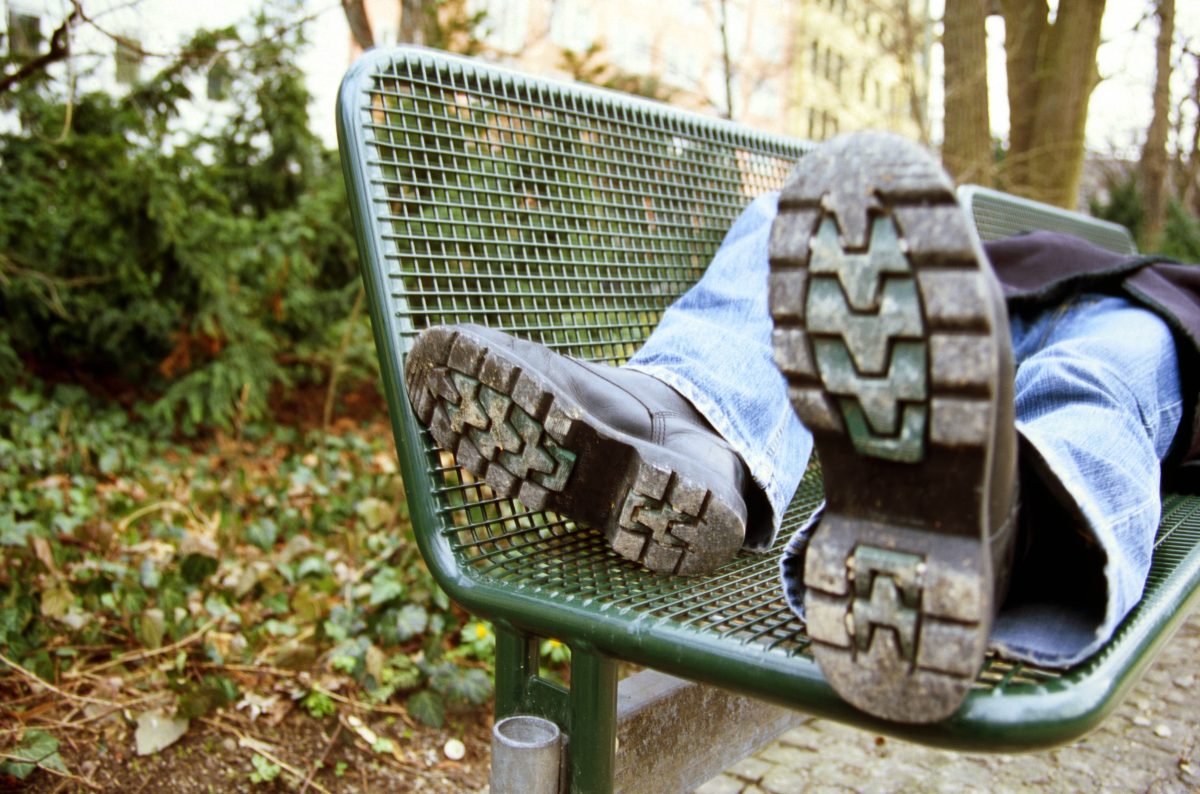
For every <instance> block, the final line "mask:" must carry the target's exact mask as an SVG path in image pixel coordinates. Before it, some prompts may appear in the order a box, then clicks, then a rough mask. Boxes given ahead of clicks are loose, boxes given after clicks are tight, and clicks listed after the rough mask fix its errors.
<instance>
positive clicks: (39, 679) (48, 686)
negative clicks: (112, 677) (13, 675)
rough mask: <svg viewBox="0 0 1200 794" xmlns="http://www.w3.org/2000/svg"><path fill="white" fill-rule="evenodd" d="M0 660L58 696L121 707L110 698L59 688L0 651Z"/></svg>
mask: <svg viewBox="0 0 1200 794" xmlns="http://www.w3.org/2000/svg"><path fill="white" fill-rule="evenodd" d="M0 662H3V663H4V664H6V665H8V666H9V667H11V668H12V669H13V670H15V671H16V672H17V674H18V675H20V676H21V677H22V678H25V679H28V680H29V681H32V682H33V683H35V684H37V685H39V686H43V687H45V688H46V689H48V690H50V691H51V692H53V693H54V694H56V695H58V696H59V697H64V698H68V699H69V700H77V701H79V702H81V703H95V704H97V705H100V706H115V707H117V708H121V707H122V706H121V704H120V703H116V702H114V701H111V700H104V699H103V698H93V697H88V696H87V695H76V694H74V693H73V692H67V691H66V690H63V689H59V688H58V687H56V686H55V685H54V684H51V683H50V682H49V681H47V680H46V679H44V678H42V677H41V676H39V675H36V674H35V673H31V672H30V671H28V670H26V669H25V668H24V667H22V666H21V665H19V664H17V663H16V662H14V661H13V660H11V659H9V658H8V657H7V656H5V655H4V654H2V653H0Z"/></svg>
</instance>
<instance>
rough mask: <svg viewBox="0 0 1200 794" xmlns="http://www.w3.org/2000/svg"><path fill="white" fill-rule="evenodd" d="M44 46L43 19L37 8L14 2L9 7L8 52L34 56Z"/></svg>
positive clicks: (18, 56)
mask: <svg viewBox="0 0 1200 794" xmlns="http://www.w3.org/2000/svg"><path fill="white" fill-rule="evenodd" d="M41 46H42V19H41V17H40V16H39V15H38V12H37V10H36V9H34V8H32V7H24V6H19V5H17V4H16V3H13V4H12V5H10V6H9V8H8V54H9V55H11V56H12V57H14V58H33V57H34V56H36V55H37V54H38V51H39V50H40V49H41Z"/></svg>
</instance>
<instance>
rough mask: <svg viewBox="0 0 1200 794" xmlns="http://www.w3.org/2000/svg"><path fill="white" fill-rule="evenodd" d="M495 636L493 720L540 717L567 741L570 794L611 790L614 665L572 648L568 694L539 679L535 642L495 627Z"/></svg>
mask: <svg viewBox="0 0 1200 794" xmlns="http://www.w3.org/2000/svg"><path fill="white" fill-rule="evenodd" d="M495 631H496V710H495V716H496V720H497V721H499V720H501V719H503V718H505V717H510V716H512V715H514V714H528V715H533V716H537V717H544V718H545V719H548V720H551V721H552V722H554V723H556V724H557V725H558V727H559V728H560V729H561V730H562V732H563V733H564V734H565V735H566V737H567V740H566V741H567V751H566V755H567V764H568V770H569V780H568V781H567V783H568V786H569V790H570V791H571V792H574V793H577V794H591V792H597V794H604V793H605V792H610V791H612V787H613V768H614V766H613V759H614V757H615V755H616V737H617V664H616V662H614V661H613V660H612V659H610V658H608V657H607V656H605V655H603V654H601V653H597V652H596V651H593V650H590V649H587V648H583V647H575V646H572V647H571V689H570V690H569V691H568V690H567V689H565V688H563V687H561V686H559V685H557V684H555V683H552V682H550V681H547V680H545V679H544V678H541V677H540V676H539V675H538V642H539V638H538V637H536V636H534V635H532V634H526V633H524V632H521V631H519V630H517V629H514V628H512V627H510V626H503V625H501V624H499V623H497V624H496V626H495Z"/></svg>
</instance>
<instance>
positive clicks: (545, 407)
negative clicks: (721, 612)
mask: <svg viewBox="0 0 1200 794" xmlns="http://www.w3.org/2000/svg"><path fill="white" fill-rule="evenodd" d="M405 382H406V384H407V387H408V394H409V399H410V401H411V403H412V406H413V409H414V411H415V413H416V415H417V418H418V419H420V421H421V422H422V423H423V424H425V425H426V426H427V427H428V428H429V430H430V433H431V434H432V435H433V438H434V440H435V441H437V443H438V444H439V445H440V446H441V447H443V448H444V449H447V450H450V451H452V452H454V454H455V457H456V459H457V461H458V463H459V464H460V465H462V466H463V467H464V468H465V469H467V471H469V472H471V474H473V475H474V476H476V477H478V478H481V479H483V480H484V481H485V482H487V484H488V485H489V486H491V488H492V490H494V491H495V492H496V494H497V495H499V496H501V497H510V498H515V499H518V500H520V501H521V502H522V503H523V504H524V505H525V506H526V507H529V508H530V509H532V510H549V511H553V512H556V513H559V514H561V515H563V516H566V517H568V518H571V519H573V520H576V521H580V522H583V523H585V524H589V525H592V526H596V527H600V528H602V529H603V531H604V534H605V537H606V538H607V539H608V542H609V544H610V545H611V546H612V548H613V550H614V551H616V552H617V553H618V554H620V555H621V556H623V557H626V558H628V559H630V560H634V561H636V562H639V563H641V564H642V565H644V566H645V567H646V568H649V569H650V570H653V571H658V572H662V573H672V574H696V573H703V572H705V571H709V570H711V569H712V568H715V567H716V566H718V565H721V564H723V563H725V562H727V561H728V560H729V559H731V558H732V557H733V556H734V555H735V554H736V553H737V551H738V549H740V548H741V545H742V541H743V539H744V537H745V518H744V515H739V512H738V510H737V509H735V508H734V507H733V506H732V505H731V504H730V503H729V502H730V500H728V499H724V498H722V497H721V495H719V494H718V493H716V492H715V491H714V490H713V488H711V487H709V484H706V483H703V482H700V481H698V480H697V479H696V478H694V477H691V476H689V475H688V473H687V472H686V465H685V464H684V462H683V461H678V460H674V459H673V458H674V457H676V456H673V455H671V454H670V453H668V452H667V451H666V450H662V449H660V448H656V447H655V446H653V445H652V444H649V443H644V442H641V441H640V440H638V439H635V438H632V437H630V436H628V435H625V434H623V433H620V432H619V431H616V430H613V429H612V428H609V427H608V426H606V425H605V424H603V423H601V422H599V421H598V420H596V419H595V418H594V417H592V416H591V415H590V414H589V413H588V412H587V411H586V410H585V409H584V408H583V407H582V406H580V405H579V404H578V403H577V402H576V401H575V400H573V399H572V398H571V397H569V396H567V395H565V394H563V393H562V390H560V389H559V388H558V387H556V386H555V384H554V383H552V382H551V381H550V380H549V379H547V378H544V377H542V376H540V375H539V374H538V373H537V372H536V371H535V369H534V368H532V367H529V366H526V365H525V362H523V361H522V360H521V358H520V356H519V355H517V354H515V353H513V351H511V350H509V349H506V348H504V347H503V346H498V345H495V344H493V343H492V341H491V340H489V339H488V338H486V337H485V336H482V335H478V334H475V333H473V332H471V331H470V330H468V329H459V328H449V327H436V328H431V329H429V330H427V331H425V332H424V333H422V334H421V336H420V337H419V338H418V340H417V342H416V344H415V345H414V347H413V349H412V351H411V352H410V353H409V356H408V360H407V362H406V364H405Z"/></svg>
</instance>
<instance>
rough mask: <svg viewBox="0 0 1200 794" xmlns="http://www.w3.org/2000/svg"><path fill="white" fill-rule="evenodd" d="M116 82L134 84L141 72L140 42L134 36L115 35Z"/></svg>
mask: <svg viewBox="0 0 1200 794" xmlns="http://www.w3.org/2000/svg"><path fill="white" fill-rule="evenodd" d="M116 60H117V82H118V83H119V84H121V85H134V84H135V83H137V81H138V79H139V78H140V77H141V72H142V43H141V41H139V40H138V39H137V37H135V36H130V35H125V36H118V37H117V52H116Z"/></svg>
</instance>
